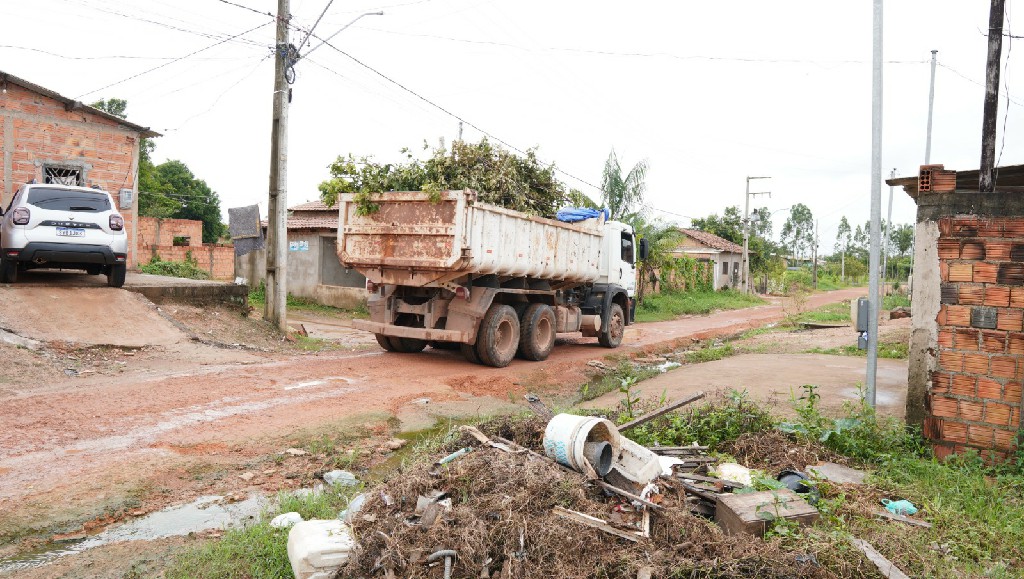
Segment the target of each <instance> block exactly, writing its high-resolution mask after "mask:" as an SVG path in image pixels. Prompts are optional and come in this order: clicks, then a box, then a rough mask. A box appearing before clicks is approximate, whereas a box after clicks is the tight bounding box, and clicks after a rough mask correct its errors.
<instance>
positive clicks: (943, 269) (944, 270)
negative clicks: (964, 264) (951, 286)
mask: <svg viewBox="0 0 1024 579" xmlns="http://www.w3.org/2000/svg"><path fill="white" fill-rule="evenodd" d="M939 279H940V280H941V281H949V262H948V261H939Z"/></svg>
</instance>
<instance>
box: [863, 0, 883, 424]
mask: <svg viewBox="0 0 1024 579" xmlns="http://www.w3.org/2000/svg"><path fill="white" fill-rule="evenodd" d="M872 13H873V15H872V16H873V17H872V50H871V244H870V245H871V251H870V253H869V257H868V276H869V277H868V363H867V372H866V374H867V376H866V380H865V381H864V383H865V396H864V398H865V401H866V402H867V403H868V404H870V405H871V407H872V408H874V407H875V378H876V376H877V374H878V311H879V305H880V304H879V299H878V266H879V263H878V250H879V245H881V243H880V242H881V233H882V232H881V231H880V230H881V226H880V223H879V221H881V219H882V0H874V3H873V10H872Z"/></svg>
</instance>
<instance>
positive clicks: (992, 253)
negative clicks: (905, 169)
mask: <svg viewBox="0 0 1024 579" xmlns="http://www.w3.org/2000/svg"><path fill="white" fill-rule="evenodd" d="M995 182H996V187H995V189H996V190H995V191H994V192H992V193H979V192H978V171H947V170H945V169H944V168H943V166H942V165H925V166H922V167H921V171H920V174H919V175H918V176H915V177H908V178H900V179H891V180H889V181H887V183H888V184H889V185H896V186H902V187H903V189H904V191H906V192H907V194H909V195H910V196H911V197H912V198H913V199H914V200H915V201H916V202H917V225H916V230H915V241H914V243H915V249H914V274H913V296H912V298H913V324H912V331H911V337H910V369H909V375H908V392H907V421H908V422H909V423H912V424H920V425H922V426H923V429H924V434H925V436H926V437H927V438H928V439H929V440H931V442H932V444H933V446H934V449H935V453H936V455H937V456H939V457H944V456H947V455H949V454H952V453H958V452H961V451H963V450H965V449H976V450H978V451H980V452H982V454H983V455H985V456H987V457H991V458H995V459H999V458H1004V457H1006V456H1007V455H1008V454H1009V453H1010V452H1012V451H1013V450H1014V449H1015V448H1017V447H1018V446H1019V444H1020V438H1019V437H1020V436H1021V434H1024V429H1022V416H1021V405H1022V392H1021V390H1022V389H1021V384H1022V382H1024V194H1022V193H1024V165H1017V166H1011V167H1000V168H998V169H997V173H996V176H995Z"/></svg>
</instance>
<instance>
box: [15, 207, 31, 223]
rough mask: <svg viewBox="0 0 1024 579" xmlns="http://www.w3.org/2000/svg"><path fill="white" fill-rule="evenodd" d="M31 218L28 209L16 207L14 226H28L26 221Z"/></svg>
mask: <svg viewBox="0 0 1024 579" xmlns="http://www.w3.org/2000/svg"><path fill="white" fill-rule="evenodd" d="M31 216H32V214H31V213H29V210H28V207H18V208H17V209H15V210H14V219H13V221H14V224H15V225H28V220H29V218H30V217H31Z"/></svg>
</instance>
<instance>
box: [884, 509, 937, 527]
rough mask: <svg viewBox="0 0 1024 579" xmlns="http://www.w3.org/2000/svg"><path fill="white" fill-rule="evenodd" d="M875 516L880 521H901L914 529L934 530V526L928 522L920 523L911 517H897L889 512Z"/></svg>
mask: <svg viewBox="0 0 1024 579" xmlns="http://www.w3.org/2000/svg"><path fill="white" fill-rule="evenodd" d="M875 516H876V517H878V518H879V519H889V520H890V521H899V522H901V523H906V524H908V525H911V526H913V527H921V528H924V529H930V528H932V524H931V523H929V522H927V521H919V520H917V519H911V518H910V517H905V516H903V515H896V514H893V513H890V512H889V511H878V512H877V513H875Z"/></svg>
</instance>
